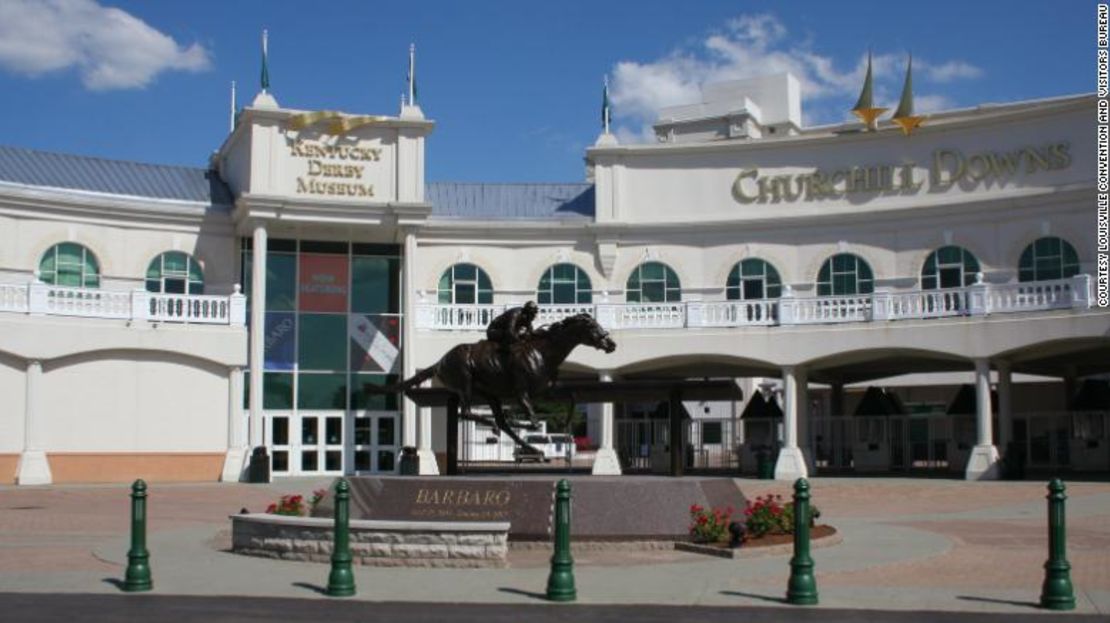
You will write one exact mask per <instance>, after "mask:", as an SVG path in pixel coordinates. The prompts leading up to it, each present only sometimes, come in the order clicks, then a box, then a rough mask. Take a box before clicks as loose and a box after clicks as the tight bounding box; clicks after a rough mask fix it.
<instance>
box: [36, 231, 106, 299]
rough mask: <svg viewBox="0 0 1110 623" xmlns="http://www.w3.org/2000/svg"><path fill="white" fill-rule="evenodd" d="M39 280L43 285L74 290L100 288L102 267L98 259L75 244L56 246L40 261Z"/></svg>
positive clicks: (63, 243) (66, 243) (64, 243)
mask: <svg viewBox="0 0 1110 623" xmlns="http://www.w3.org/2000/svg"><path fill="white" fill-rule="evenodd" d="M38 277H39V279H40V280H41V281H42V282H43V283H48V284H50V285H55V286H68V287H72V288H97V287H100V265H99V264H98V263H97V261H96V257H95V256H93V254H92V252H91V251H89V250H88V249H86V248H85V247H83V246H81V245H79V244H77V243H75V242H62V243H60V244H56V245H54V246H52V247H50V248H49V249H47V251H46V253H44V254H43V256H42V259H41V260H39V275H38Z"/></svg>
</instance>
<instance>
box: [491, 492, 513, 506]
mask: <svg viewBox="0 0 1110 623" xmlns="http://www.w3.org/2000/svg"><path fill="white" fill-rule="evenodd" d="M511 497H512V495H511V494H510V493H509V492H508V491H498V492H497V497H496V498H494V501H495V502H497V505H498V506H508V505H509V499H510V498H511Z"/></svg>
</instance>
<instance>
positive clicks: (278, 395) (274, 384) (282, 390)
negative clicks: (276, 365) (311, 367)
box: [247, 372, 293, 409]
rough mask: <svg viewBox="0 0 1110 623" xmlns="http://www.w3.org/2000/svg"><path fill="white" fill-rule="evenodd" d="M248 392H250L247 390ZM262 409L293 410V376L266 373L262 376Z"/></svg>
mask: <svg viewBox="0 0 1110 623" xmlns="http://www.w3.org/2000/svg"><path fill="white" fill-rule="evenodd" d="M248 387H249V386H248ZM247 391H250V390H249V389H247ZM262 408H264V409H292V408H293V375H292V374H283V373H281V372H266V373H264V374H263V375H262Z"/></svg>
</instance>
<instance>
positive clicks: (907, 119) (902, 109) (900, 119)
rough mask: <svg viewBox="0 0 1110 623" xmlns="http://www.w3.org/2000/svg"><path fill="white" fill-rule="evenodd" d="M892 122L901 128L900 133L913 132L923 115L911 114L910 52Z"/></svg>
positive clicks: (911, 58)
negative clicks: (900, 94) (904, 78)
mask: <svg viewBox="0 0 1110 623" xmlns="http://www.w3.org/2000/svg"><path fill="white" fill-rule="evenodd" d="M892 121H894V123H897V124H898V127H900V128H902V134H905V135H906V136H909V135H910V134H913V131H914V130H916V129H917V128H918V127H919V126H920V125H921V122H922V121H925V117H924V116H921V115H914V114H913V54H910V59H909V62H908V63H907V64H906V82H905V84H903V85H902V99H901V101H899V102H898V110H895V111H894V119H892Z"/></svg>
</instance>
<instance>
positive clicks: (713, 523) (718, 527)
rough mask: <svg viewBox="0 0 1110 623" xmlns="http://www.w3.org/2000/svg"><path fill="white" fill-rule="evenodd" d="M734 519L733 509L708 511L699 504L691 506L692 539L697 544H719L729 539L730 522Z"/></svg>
mask: <svg viewBox="0 0 1110 623" xmlns="http://www.w3.org/2000/svg"><path fill="white" fill-rule="evenodd" d="M731 518H732V507H731V506H730V507H728V508H726V509H724V510H721V509H719V508H714V509H712V510H709V509H706V508H705V507H703V506H700V505H698V504H691V505H690V537H691V538H692V539H693V540H694V541H695V542H697V543H718V542H722V541H725V540H726V539H727V538H728V522H729V520H730V519H731Z"/></svg>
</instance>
